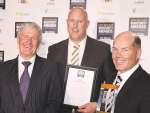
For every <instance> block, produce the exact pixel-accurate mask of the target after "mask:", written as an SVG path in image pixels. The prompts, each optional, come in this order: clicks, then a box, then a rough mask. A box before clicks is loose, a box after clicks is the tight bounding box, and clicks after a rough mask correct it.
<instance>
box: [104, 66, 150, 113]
mask: <svg viewBox="0 0 150 113" xmlns="http://www.w3.org/2000/svg"><path fill="white" fill-rule="evenodd" d="M116 75H117V72H114V73H112V74H111V76H110V77H109V78H106V83H110V84H112V83H113V81H114V79H115V77H116ZM148 112H150V75H149V74H148V73H147V72H145V71H144V70H143V69H142V68H141V66H140V67H138V69H136V71H135V72H134V73H133V74H132V75H131V76H130V77H129V78H128V80H127V81H126V82H125V84H124V85H123V87H122V88H121V90H120V91H119V93H118V95H117V98H116V104H115V111H114V113H148Z"/></svg>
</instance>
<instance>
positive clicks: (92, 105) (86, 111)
mask: <svg viewBox="0 0 150 113" xmlns="http://www.w3.org/2000/svg"><path fill="white" fill-rule="evenodd" d="M78 108H79V109H78V110H77V111H78V112H81V113H94V112H95V111H96V108H97V102H89V103H87V104H85V105H82V106H79V107H78Z"/></svg>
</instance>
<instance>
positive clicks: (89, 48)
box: [81, 36, 93, 66]
mask: <svg viewBox="0 0 150 113" xmlns="http://www.w3.org/2000/svg"><path fill="white" fill-rule="evenodd" d="M92 49H93V41H92V40H91V39H90V37H89V36H87V41H86V45H85V50H84V54H83V58H82V62H81V66H86V65H87V63H88V59H89V58H90V57H89V56H90V54H91V52H92Z"/></svg>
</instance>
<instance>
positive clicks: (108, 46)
mask: <svg viewBox="0 0 150 113" xmlns="http://www.w3.org/2000/svg"><path fill="white" fill-rule="evenodd" d="M87 41H89V42H91V43H93V44H94V45H95V46H97V47H104V48H110V45H109V44H107V43H105V42H102V41H98V40H96V39H94V38H91V37H89V36H87Z"/></svg>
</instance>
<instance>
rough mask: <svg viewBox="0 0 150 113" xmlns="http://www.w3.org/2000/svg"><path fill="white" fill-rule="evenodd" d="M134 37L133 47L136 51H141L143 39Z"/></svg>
mask: <svg viewBox="0 0 150 113" xmlns="http://www.w3.org/2000/svg"><path fill="white" fill-rule="evenodd" d="M133 37H134V40H133V43H132V45H133V46H134V47H135V48H136V49H139V48H141V39H140V37H139V36H138V35H133Z"/></svg>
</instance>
